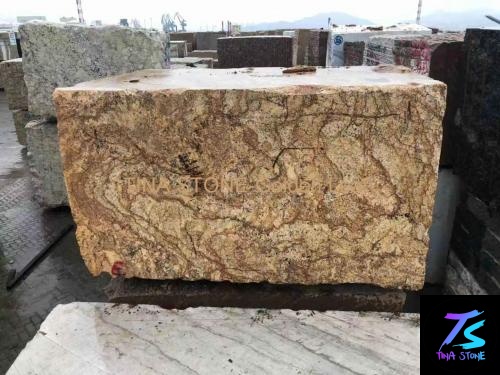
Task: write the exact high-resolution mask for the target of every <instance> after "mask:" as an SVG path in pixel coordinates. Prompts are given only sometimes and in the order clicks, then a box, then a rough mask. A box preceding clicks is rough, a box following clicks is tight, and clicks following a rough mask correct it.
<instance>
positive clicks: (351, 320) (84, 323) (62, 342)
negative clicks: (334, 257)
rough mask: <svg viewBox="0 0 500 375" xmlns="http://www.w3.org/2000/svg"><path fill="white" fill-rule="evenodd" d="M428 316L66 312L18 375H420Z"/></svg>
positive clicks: (26, 355) (16, 368) (71, 308)
mask: <svg viewBox="0 0 500 375" xmlns="http://www.w3.org/2000/svg"><path fill="white" fill-rule="evenodd" d="M419 345H420V329H419V315H416V314H401V315H400V316H396V315H394V314H391V313H357V312H339V311H329V312H323V313H320V312H313V311H300V312H295V311H291V310H256V309H237V308H223V309H222V308H190V309H187V310H164V309H161V308H159V307H156V306H148V305H138V306H135V307H131V306H128V305H112V304H103V303H71V304H68V305H59V306H57V307H56V308H55V309H54V310H53V311H52V312H51V313H50V315H49V316H48V317H47V319H46V320H45V321H44V322H43V323H42V325H41V327H40V330H39V331H38V332H37V334H36V335H35V337H34V338H33V340H31V341H30V342H29V343H28V344H27V345H26V348H25V349H24V350H23V351H22V352H21V353H20V354H19V356H18V358H17V359H16V361H15V362H14V364H13V365H12V367H11V368H10V369H9V371H8V374H9V375H14V374H15V375H17V374H22V375H26V374H44V375H45V374H48V375H50V374H57V375H63V374H211V375H212V374H280V375H281V374H286V375H288V374H398V375H402V374H417V373H419V361H420V354H419Z"/></svg>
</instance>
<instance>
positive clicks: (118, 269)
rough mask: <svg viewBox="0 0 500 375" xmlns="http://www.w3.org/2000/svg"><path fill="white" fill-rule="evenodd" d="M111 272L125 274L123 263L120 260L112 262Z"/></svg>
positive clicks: (116, 274)
mask: <svg viewBox="0 0 500 375" xmlns="http://www.w3.org/2000/svg"><path fill="white" fill-rule="evenodd" d="M111 274H112V275H113V276H123V275H125V264H124V263H123V262H122V261H120V260H119V261H116V262H115V263H113V267H111Z"/></svg>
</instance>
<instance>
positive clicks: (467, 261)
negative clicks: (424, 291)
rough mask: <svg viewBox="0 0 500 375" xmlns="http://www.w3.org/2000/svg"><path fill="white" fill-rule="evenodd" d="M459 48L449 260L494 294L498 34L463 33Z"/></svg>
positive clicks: (499, 186) (499, 159) (498, 200)
mask: <svg viewBox="0 0 500 375" xmlns="http://www.w3.org/2000/svg"><path fill="white" fill-rule="evenodd" d="M464 48H465V56H466V57H465V75H464V81H465V82H464V95H463V100H462V102H461V105H460V108H459V111H458V112H457V115H456V117H455V127H454V131H453V136H454V139H453V140H454V142H455V145H456V146H455V147H456V154H455V155H454V164H453V168H454V171H455V173H457V174H458V175H459V176H460V178H461V180H462V182H463V185H464V194H463V198H462V202H461V204H460V205H459V207H458V209H457V216H456V218H455V228H454V232H453V236H452V241H451V249H452V253H451V254H450V259H451V260H453V259H454V260H455V261H454V263H455V264H456V263H458V264H459V267H462V275H466V276H465V277H462V278H461V280H462V281H463V284H465V285H466V286H469V285H476V284H477V285H478V286H479V287H480V288H481V289H482V290H484V292H485V293H488V294H499V293H500V273H499V269H500V268H499V266H498V265H499V264H500V169H499V165H500V128H499V124H500V74H499V71H498V66H499V65H500V30H498V29H468V30H467V31H466V34H465V43H464ZM451 266H452V262H451V261H450V267H451ZM464 280H465V281H467V282H465V281H464ZM471 280H472V281H471ZM449 284H452V282H451V281H449ZM453 286H454V285H452V287H453ZM450 289H453V288H450ZM455 289H456V288H455ZM469 289H473V290H477V287H476V288H469Z"/></svg>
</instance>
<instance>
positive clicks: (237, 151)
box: [54, 67, 446, 289]
mask: <svg viewBox="0 0 500 375" xmlns="http://www.w3.org/2000/svg"><path fill="white" fill-rule="evenodd" d="M445 89H446V88H445V85H444V84H442V83H440V82H437V81H434V80H432V79H429V78H428V77H425V76H423V75H418V74H412V73H408V72H407V71H405V69H399V68H394V67H392V68H380V67H376V68H371V67H354V68H350V69H318V70H317V71H316V72H312V73H307V74H288V73H284V72H283V69H282V68H253V69H229V70H226V69H215V70H204V69H199V70H197V69H182V70H181V69H175V70H145V71H139V72H136V73H133V74H127V75H122V76H116V77H110V78H107V79H102V80H98V81H92V82H87V83H83V84H79V85H76V86H74V87H71V88H64V89H57V90H56V92H55V94H54V99H55V102H56V106H57V115H58V120H59V124H58V125H59V136H60V146H61V151H62V156H63V163H64V174H65V179H66V183H67V187H68V193H69V199H70V205H71V209H72V212H73V215H74V218H75V221H76V223H77V226H78V229H77V238H78V241H79V244H80V249H81V253H82V256H83V258H84V260H85V262H86V264H87V266H88V268H89V270H90V271H91V273H92V274H94V275H98V274H100V273H101V272H109V273H112V274H115V275H118V274H119V275H125V276H126V277H139V278H146V279H178V278H181V279H186V280H200V279H205V280H211V281H222V280H228V281H232V282H260V281H268V282H270V283H300V284H322V283H329V284H336V283H365V284H375V285H380V286H383V287H392V288H399V289H402V288H403V289H420V288H421V287H422V285H423V282H424V272H425V271H424V270H425V259H426V255H427V249H428V245H429V241H428V235H427V232H428V230H429V227H430V224H431V220H432V208H433V205H434V195H435V190H436V179H437V168H438V161H439V152H440V145H441V130H442V127H441V122H442V117H443V113H444V106H445ZM410 106H411V108H412V110H411V111H409V110H408V108H409V107H410ZM172 113H175V114H176V115H175V116H172Z"/></svg>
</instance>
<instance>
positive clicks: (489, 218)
mask: <svg viewBox="0 0 500 375" xmlns="http://www.w3.org/2000/svg"><path fill="white" fill-rule="evenodd" d="M450 245H451V248H452V249H453V253H452V254H453V255H451V256H456V257H457V258H458V260H459V261H460V262H461V264H462V265H463V266H464V267H465V270H462V273H467V272H468V273H470V275H471V276H472V278H473V279H474V280H475V281H476V282H477V283H478V284H479V285H480V287H481V288H482V289H484V290H485V291H486V292H487V293H488V294H500V267H499V265H500V215H491V212H489V209H488V207H487V205H486V204H485V203H484V202H482V201H481V200H480V199H478V198H477V197H475V196H473V195H472V194H466V196H465V199H464V200H463V202H461V204H460V205H459V206H458V207H457V212H456V216H455V225H454V229H453V235H452V239H451V244H450Z"/></svg>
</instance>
